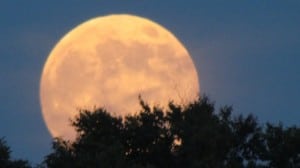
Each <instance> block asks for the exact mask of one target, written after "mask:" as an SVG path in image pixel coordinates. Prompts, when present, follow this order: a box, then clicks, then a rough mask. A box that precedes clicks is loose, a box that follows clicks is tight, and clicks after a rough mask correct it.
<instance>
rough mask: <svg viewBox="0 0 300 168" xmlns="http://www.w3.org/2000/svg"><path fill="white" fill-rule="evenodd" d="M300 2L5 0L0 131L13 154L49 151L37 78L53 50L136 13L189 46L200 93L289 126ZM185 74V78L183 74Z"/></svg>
mask: <svg viewBox="0 0 300 168" xmlns="http://www.w3.org/2000/svg"><path fill="white" fill-rule="evenodd" d="M299 9H300V1H298V0H286V1H282V0H265V1H262V0H251V1H238V0H236V1H225V0H219V1H213V0H211V1H209V2H208V1H207V2H205V1H201V0H191V1H183V0H172V1H166V0H165V1H162V0H118V1H117V0H90V1H83V0H70V1H66V0H51V1H38V0H35V1H34V0H1V1H0V80H1V83H0V137H5V139H6V141H7V143H8V145H9V146H10V147H11V149H12V151H13V152H12V155H13V157H14V158H23V159H29V160H30V161H31V162H32V163H39V162H41V160H42V159H43V157H44V156H45V155H47V154H48V153H49V152H50V150H51V141H52V139H51V136H50V134H49V132H48V131H47V128H46V125H45V123H44V121H43V118H42V114H41V110H40V102H39V82H40V77H41V73H42V68H43V66H44V63H45V61H46V59H47V56H48V54H49V52H50V51H51V49H52V48H53V47H54V45H55V44H56V43H57V42H58V40H59V39H60V38H61V37H62V36H63V35H64V34H65V33H67V32H68V31H69V30H71V29H72V28H74V27H75V26H76V25H78V24H80V23H82V22H84V21H86V20H88V19H90V18H93V17H96V16H103V15H107V14H114V13H117V14H122V13H127V14H134V15H138V16H142V17H146V18H148V19H151V20H153V21H155V22H157V23H159V24H161V25H163V26H164V27H166V28H167V29H169V30H170V31H171V32H173V33H174V34H175V35H176V36H177V37H178V39H180V41H181V42H182V43H183V44H184V45H185V46H186V48H187V49H188V51H189V52H190V54H191V56H192V58H193V60H194V62H195V65H196V67H197V71H198V74H199V78H200V85H201V94H204V93H205V94H206V95H208V96H209V97H210V98H211V99H212V100H213V101H215V102H216V105H217V108H219V107H220V105H233V108H234V114H240V113H242V114H249V113H253V114H254V115H256V116H257V117H258V119H259V121H261V122H267V121H269V122H272V123H277V122H279V121H282V123H283V124H284V125H294V124H298V123H299V120H300V110H299V103H300V101H299V100H300V75H299V74H300V10H299ZM183 79H184V77H183Z"/></svg>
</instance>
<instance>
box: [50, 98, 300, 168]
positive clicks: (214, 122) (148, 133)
mask: <svg viewBox="0 0 300 168" xmlns="http://www.w3.org/2000/svg"><path fill="white" fill-rule="evenodd" d="M140 105H141V111H140V113H138V114H135V115H129V116H126V117H124V118H121V117H115V116H111V115H110V113H108V112H107V111H106V110H105V109H102V108H100V109H95V110H94V111H88V110H81V111H80V114H79V115H78V116H77V117H76V118H75V119H74V120H73V121H72V125H73V126H74V129H75V130H76V131H77V138H76V140H75V141H74V142H68V141H65V140H63V139H55V140H54V142H53V146H52V149H53V152H52V153H50V154H49V155H47V156H46V157H45V160H44V165H45V166H46V167H49V168H52V167H91V168H93V167H104V168H105V167H110V168H111V167H116V168H118V167H125V168H126V167H130V168H131V167H136V168H142V167H148V168H161V167H174V168H177V167H178V168H179V167H192V168H193V167H201V168H202V167H203V168H206V167H207V168H222V167H224V168H235V167H237V168H239V167H249V168H251V167H274V168H275V167H276V168H281V167H300V129H299V128H297V127H288V128H283V127H282V125H280V124H279V125H272V124H269V123H267V124H266V125H260V124H259V123H258V122H257V119H256V118H255V117H254V116H252V115H248V116H245V117H244V116H242V115H239V116H232V108H231V107H227V106H225V107H223V108H221V109H220V110H219V111H216V110H215V108H214V103H212V102H211V101H210V100H209V99H208V98H207V97H205V96H203V97H202V98H199V99H198V100H196V101H194V102H190V103H189V104H188V105H177V104H174V103H173V102H170V103H169V108H168V109H162V108H159V107H150V106H149V105H148V104H147V103H146V102H144V101H143V100H142V99H140Z"/></svg>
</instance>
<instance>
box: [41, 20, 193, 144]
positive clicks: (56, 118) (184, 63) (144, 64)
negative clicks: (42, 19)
mask: <svg viewBox="0 0 300 168" xmlns="http://www.w3.org/2000/svg"><path fill="white" fill-rule="evenodd" d="M198 93H199V82H198V75H197V71H196V69H195V66H194V64H193V61H192V59H191V57H190V55H189V53H188V52H187V50H186V49H185V47H184V46H183V45H182V44H181V43H180V42H179V40H178V39H177V38H176V37H175V36H174V35H173V34H172V33H170V32H169V31H168V30H167V29H165V28H164V27H162V26H160V25H159V24H157V23H155V22H153V21H150V20H148V19H145V18H141V17H137V16H132V15H108V16H104V17H97V18H94V19H91V20H88V21H86V22H84V23H82V24H80V25H79V26H77V27H75V28H74V29H73V30H71V31H70V32H69V33H67V34H66V35H65V36H64V37H63V38H62V39H61V40H60V41H59V42H58V43H57V44H56V46H55V47H54V49H53V50H52V51H51V53H50V55H49V56H48V59H47V61H46V63H45V66H44V69H43V72H42V77H41V83H40V100H41V108H42V113H43V117H44V120H45V122H46V124H47V127H48V129H49V131H50V133H51V134H52V136H53V137H62V138H65V139H69V140H72V139H74V138H75V135H76V134H75V131H74V129H73V128H72V127H71V126H70V119H73V118H74V117H75V116H76V115H77V114H78V108H87V109H91V108H93V107H95V106H96V107H104V108H106V109H107V110H108V111H109V112H111V113H112V114H114V115H120V116H124V115H126V114H132V113H137V112H138V111H139V109H140V106H139V103H138V95H139V94H140V95H142V98H143V99H144V100H145V101H146V102H148V103H149V104H150V105H154V104H159V105H160V106H161V107H165V108H166V107H167V104H168V102H169V101H170V100H173V101H174V102H175V103H183V102H188V101H192V100H195V99H196V98H197V95H198Z"/></svg>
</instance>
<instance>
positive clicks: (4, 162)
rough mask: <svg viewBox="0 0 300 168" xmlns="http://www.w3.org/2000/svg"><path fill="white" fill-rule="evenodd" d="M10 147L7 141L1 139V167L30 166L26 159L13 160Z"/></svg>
mask: <svg viewBox="0 0 300 168" xmlns="http://www.w3.org/2000/svg"><path fill="white" fill-rule="evenodd" d="M10 153H11V151H10V148H9V146H8V145H7V144H6V141H5V140H4V139H3V138H1V139H0V168H30V164H29V162H28V161H26V160H13V159H11V156H10Z"/></svg>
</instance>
